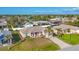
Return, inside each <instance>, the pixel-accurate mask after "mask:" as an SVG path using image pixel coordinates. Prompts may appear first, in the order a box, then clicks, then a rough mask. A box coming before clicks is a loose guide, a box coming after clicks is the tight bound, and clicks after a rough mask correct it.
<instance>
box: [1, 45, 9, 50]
mask: <svg viewBox="0 0 79 59" xmlns="http://www.w3.org/2000/svg"><path fill="white" fill-rule="evenodd" d="M0 51H9V49H8V46H5V47H0Z"/></svg>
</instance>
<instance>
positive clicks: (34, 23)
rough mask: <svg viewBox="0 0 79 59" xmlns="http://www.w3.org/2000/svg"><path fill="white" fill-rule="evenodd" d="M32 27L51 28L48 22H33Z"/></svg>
mask: <svg viewBox="0 0 79 59" xmlns="http://www.w3.org/2000/svg"><path fill="white" fill-rule="evenodd" d="M33 25H34V26H41V27H48V26H51V25H50V22H48V21H35V22H33Z"/></svg>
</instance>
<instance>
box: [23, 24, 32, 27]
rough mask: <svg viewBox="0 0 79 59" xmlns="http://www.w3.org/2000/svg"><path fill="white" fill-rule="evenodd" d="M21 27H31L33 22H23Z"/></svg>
mask: <svg viewBox="0 0 79 59" xmlns="http://www.w3.org/2000/svg"><path fill="white" fill-rule="evenodd" d="M23 27H24V28H29V27H33V24H31V23H25V24H24V25H23Z"/></svg>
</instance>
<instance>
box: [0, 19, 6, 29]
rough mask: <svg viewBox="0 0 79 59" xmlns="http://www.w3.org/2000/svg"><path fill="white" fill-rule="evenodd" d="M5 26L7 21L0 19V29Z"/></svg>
mask: <svg viewBox="0 0 79 59" xmlns="http://www.w3.org/2000/svg"><path fill="white" fill-rule="evenodd" d="M6 25H7V21H5V19H0V27H1V28H3V26H6Z"/></svg>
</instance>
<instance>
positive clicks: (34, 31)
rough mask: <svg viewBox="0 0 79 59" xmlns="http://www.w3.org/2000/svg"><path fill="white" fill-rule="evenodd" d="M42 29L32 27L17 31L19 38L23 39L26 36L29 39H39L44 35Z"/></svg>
mask: <svg viewBox="0 0 79 59" xmlns="http://www.w3.org/2000/svg"><path fill="white" fill-rule="evenodd" d="M44 30H45V28H44V27H40V26H34V27H30V28H24V29H21V30H20V31H19V34H20V36H21V37H22V38H23V39H24V38H25V37H27V36H30V37H39V36H41V35H44Z"/></svg>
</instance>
